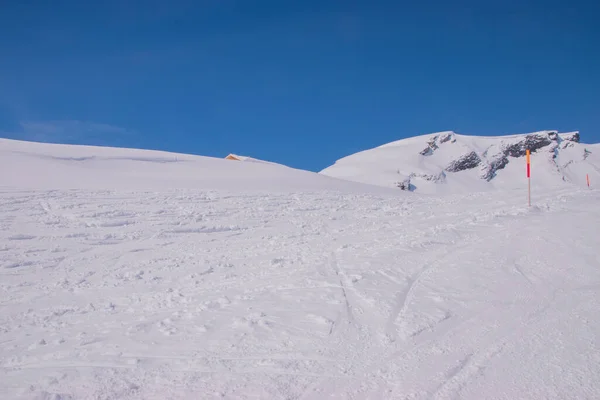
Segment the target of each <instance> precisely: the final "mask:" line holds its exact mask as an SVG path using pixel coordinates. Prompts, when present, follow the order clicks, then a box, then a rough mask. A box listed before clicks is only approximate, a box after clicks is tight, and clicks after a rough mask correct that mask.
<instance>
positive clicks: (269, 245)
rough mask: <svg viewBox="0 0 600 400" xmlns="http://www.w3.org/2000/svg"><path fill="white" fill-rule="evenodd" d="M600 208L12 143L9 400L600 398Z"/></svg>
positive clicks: (563, 191) (2, 255)
mask: <svg viewBox="0 0 600 400" xmlns="http://www.w3.org/2000/svg"><path fill="white" fill-rule="evenodd" d="M454 139H455V140H456V142H454V143H453V142H452V140H454ZM542 139H543V136H542ZM459 140H460V138H459V137H456V136H454V135H449V136H447V137H446V136H442V135H440V136H438V137H437V138H436V139H435V141H432V142H431V145H427V147H428V149H430V150H427V149H425V148H424V147H423V146H422V145H420V146H416V145H415V146H414V147H415V148H417V149H418V151H423V150H425V151H423V153H424V154H430V153H431V154H430V155H429V156H426V155H424V156H422V157H423V160H427V159H431V160H433V159H434V158H433V157H436V159H440V160H441V158H440V154H444V153H443V152H444V151H445V150H444V149H452V147H447V146H452V145H454V144H456V145H457V146H456V147H457V148H458V147H460V145H459V143H458V142H459ZM490 140H492V139H490ZM515 140H516V141H518V139H515ZM562 140H564V142H563V141H561V142H560V143H559V146H561V147H560V148H559V149H558V151H559V152H563V153H562V154H565V153H564V152H569V151H571V150H572V151H574V152H576V151H579V150H578V146H579V145H578V144H577V143H576V142H573V141H572V140H567V139H566V138H563V139H562ZM415 141H416V142H417V143H421V142H420V140H418V139H417V140H415ZM557 142H558V141H557ZM467 143H471V142H467ZM490 143H491V142H490ZM494 143H499V142H498V141H496V142H494ZM569 143H574V144H573V145H572V146H571V145H570V144H569ZM425 144H427V140H426V141H425ZM411 146H412V145H411ZM562 146H564V148H563V147H562ZM419 147H421V148H420V149H419ZM546 147H547V146H543V147H541V148H540V149H539V150H538V151H537V153H536V157H535V158H534V162H535V163H534V177H538V178H537V179H540V178H539V173H538V174H537V175H536V172H537V171H538V170H539V169H540V167H539V163H540V160H542V159H543V158H542V155H543V154H546V152H547V151H548V149H545V148H546ZM473 148H476V147H475V146H474V145H473ZM389 149H391V150H394V151H396V152H397V151H398V146H394V145H392V146H390V147H389ZM400 149H402V146H400ZM485 149H490V150H489V151H488V153H487V158H485V160H492V150H493V148H492V147H491V146H487V147H485ZM448 151H450V150H448ZM483 151H484V148H483V146H482V148H481V149H480V150H478V152H477V155H478V156H479V154H483V153H482V152H483ZM512 151H514V152H520V151H521V150H520V147H516V148H513V150H511V152H512ZM590 151H591V152H592V153H591V154H589V155H588V156H587V157H588V158H587V159H589V158H590V157H592V156H593V155H594V153H595V149H592V150H590ZM514 152H513V154H514ZM542 152H543V153H542ZM436 154H437V155H436ZM546 155H547V154H546ZM427 157H429V158H427ZM479 157H481V156H479ZM507 157H508V159H509V162H508V164H507V165H506V166H505V168H504V169H502V170H498V171H496V177H494V178H493V179H491V181H490V183H492V182H495V181H496V180H497V179H500V178H501V177H502V174H503V173H504V172H506V171H507V170H510V168H511V164H518V162H516V161H515V160H520V159H518V158H514V159H513V158H512V157H513V155H510V154H509V155H508V156H507ZM473 158H475V157H473ZM498 159H501V157H499V158H498ZM587 159H586V160H587ZM453 160H454V161H455V160H458V158H457V157H449V159H448V160H447V162H450V161H453ZM480 162H482V163H483V161H480ZM486 162H487V161H486ZM461 163H462V164H461V165H462V166H461V165H455V166H456V168H457V169H460V168H462V167H464V166H468V165H470V164H473V163H474V161H473V160H472V159H470V158H469V157H466V158H464V159H463V161H461ZM572 164H574V165H573V166H571V165H570V166H568V167H567V168H564V169H565V170H568V171H573V170H572V169H570V168H571V167H575V166H581V165H586V164H585V163H583V162H581V161H578V162H573V163H572ZM443 166H447V164H443ZM516 169H518V170H519V171H521V170H522V168H521V167H519V168H516ZM470 172H476V173H479V170H478V168H474V169H468V170H466V171H461V172H456V173H450V172H448V173H447V174H448V175H450V174H456V176H461V175H460V174H463V173H465V174H468V173H470ZM477 176H478V175H476V177H477ZM477 179H480V178H477ZM480 180H481V181H482V182H484V183H486V184H487V181H486V180H485V179H480ZM415 181H417V180H415ZM465 181H466V182H467V183H468V182H469V181H468V179H467V177H466V178H465ZM417 184H419V183H418V182H417ZM419 185H420V184H419ZM599 202H600V191H598V190H595V189H593V188H592V189H591V190H588V189H587V188H584V189H582V188H577V187H567V188H558V189H550V188H542V187H541V188H539V190H537V191H536V192H535V198H534V201H533V202H532V206H531V207H528V206H527V202H526V201H525V198H524V197H523V196H521V194H520V193H515V192H511V191H494V192H487V193H486V192H480V193H461V194H452V195H439V196H430V195H421V194H419V193H418V191H417V192H415V193H412V194H409V193H406V192H403V191H401V190H398V189H397V188H385V187H378V186H373V185H366V184H362V183H356V182H350V181H344V180H339V179H335V178H331V177H327V176H324V175H319V174H315V173H310V172H306V171H299V170H294V169H291V168H287V167H284V166H281V165H272V164H268V163H266V164H265V163H254V162H249V163H247V162H238V161H229V160H223V159H215V158H209V157H197V156H190V155H184V154H173V153H165V152H156V151H145V150H135V149H115V148H98V147H86V146H63V145H49V144H39V143H28V142H16V141H8V140H0V393H1V395H0V398H1V399H11V400H75V399H119V400H142V399H143V400H145V399H173V400H180V399H181V400H187V399H240V400H244V399H248V400H249V399H265V400H269V399H298V400H308V399H325V398H327V399H356V400H363V399H364V400H366V399H414V400H421V399H422V400H426V399H432V400H444V399H454V398H460V399H465V400H479V399H592V398H596V397H597V394H598V393H600V368H599V367H598V366H599V365H600V351H599V349H598V332H600V314H599V313H598V309H599V308H600V269H599V268H598V265H599V264H600V256H599V252H598V239H597V230H598V223H599V222H600V208H598V207H597V205H598V203H599Z"/></svg>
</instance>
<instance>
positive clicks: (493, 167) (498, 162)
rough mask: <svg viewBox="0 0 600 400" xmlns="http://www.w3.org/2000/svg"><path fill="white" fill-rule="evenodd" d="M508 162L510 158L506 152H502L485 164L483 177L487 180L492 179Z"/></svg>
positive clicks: (482, 170) (482, 172)
mask: <svg viewBox="0 0 600 400" xmlns="http://www.w3.org/2000/svg"><path fill="white" fill-rule="evenodd" d="M507 164H508V158H507V157H506V155H505V154H501V155H500V156H499V157H497V158H496V159H494V160H492V161H490V162H488V163H487V164H485V165H483V166H482V168H481V177H482V178H483V179H485V180H486V181H490V180H492V179H493V178H494V177H495V176H496V172H497V171H498V170H499V169H503V168H504V167H506V165H507Z"/></svg>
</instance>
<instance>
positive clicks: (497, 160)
mask: <svg viewBox="0 0 600 400" xmlns="http://www.w3.org/2000/svg"><path fill="white" fill-rule="evenodd" d="M527 149H530V150H531V169H532V183H535V185H537V187H539V188H544V189H559V188H563V189H564V188H567V187H569V186H578V187H587V180H586V176H589V178H590V180H591V181H592V182H598V181H599V180H600V145H599V144H584V143H580V136H579V132H567V133H559V132H558V131H540V132H533V133H529V134H520V135H510V136H497V137H486V136H470V135H461V134H457V133H455V132H452V131H445V132H438V133H433V134H429V135H422V136H417V137H412V138H408V139H402V140H398V141H395V142H392V143H388V144H384V145H382V146H379V147H376V148H374V149H369V150H365V151H361V152H359V153H356V154H352V155H349V156H347V157H344V158H342V159H340V160H338V161H337V162H336V163H335V164H334V165H332V166H330V167H328V168H325V169H324V170H323V171H321V174H322V175H327V176H332V177H337V178H343V179H346V180H350V181H356V182H363V183H369V184H374V185H380V186H384V187H400V188H402V189H404V190H410V191H417V192H421V193H429V194H448V193H465V192H473V191H488V190H491V191H495V190H510V189H519V188H521V187H522V186H523V184H524V183H525V184H526V175H525V173H524V171H525V165H526V164H525V162H526V161H525V150H527Z"/></svg>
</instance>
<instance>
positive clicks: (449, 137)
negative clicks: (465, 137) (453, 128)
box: [439, 132, 456, 143]
mask: <svg viewBox="0 0 600 400" xmlns="http://www.w3.org/2000/svg"><path fill="white" fill-rule="evenodd" d="M439 141H440V143H446V142H447V141H452V143H454V142H456V138H455V137H454V134H453V133H452V132H446V133H442V134H441V135H440V137H439Z"/></svg>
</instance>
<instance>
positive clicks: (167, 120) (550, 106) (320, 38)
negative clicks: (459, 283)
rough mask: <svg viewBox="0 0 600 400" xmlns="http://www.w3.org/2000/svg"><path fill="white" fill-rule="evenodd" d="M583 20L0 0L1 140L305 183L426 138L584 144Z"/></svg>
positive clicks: (431, 7) (486, 11)
mask: <svg viewBox="0 0 600 400" xmlns="http://www.w3.org/2000/svg"><path fill="white" fill-rule="evenodd" d="M55 3H56V4H55ZM599 20H600V5H598V2H595V1H591V0H590V1H587V2H580V1H566V0H565V1H554V0H546V1H527V0H523V1H512V0H503V1H496V0H491V1H454V2H452V1H443V0H440V1H422V2H403V1H378V0H369V1H351V0H346V1H341V0H339V1H330V0H301V1H296V0H286V1H281V0H277V1H275V0H252V1H250V0H243V1H242V0H237V1H236V0H196V1H191V0H165V1H162V0H146V1H141V0H132V1H120V0H118V1H117V0H104V1H98V2H88V1H70V0H65V1H60V2H49V1H28V2H23V1H20V0H2V1H0V37H1V38H2V40H0V136H2V137H9V138H14V139H24V140H36V141H48V142H58V143H75V144H92V145H104V146H124V147H137V148H149V149H161V150H168V151H176V152H185V153H193V154H201V155H208V156H216V157H224V156H226V155H227V154H228V153H230V152H232V153H239V154H244V155H249V156H253V157H257V158H263V159H267V160H271V161H275V162H281V163H284V164H287V165H290V166H293V167H296V168H304V169H310V170H314V171H318V170H320V169H322V168H324V167H326V166H328V165H330V164H332V163H333V162H334V161H335V160H336V159H338V158H341V157H343V156H345V155H348V154H351V153H354V152H356V151H360V150H363V149H366V148H370V147H374V146H377V145H380V144H383V143H386V142H390V141H392V140H397V139H400V138H403V137H408V136H414V135H418V134H424V133H430V132H435V131H440V130H455V131H457V132H459V133H465V134H477V135H501V134H512V133H523V132H530V131H536V130H543V129H558V130H563V131H566V130H580V131H581V134H582V140H583V141H584V142H598V141H600V72H599V71H600V56H599V55H598V54H599V51H598V49H599V46H600V28H599V26H600V25H599V23H598V21H599Z"/></svg>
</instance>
